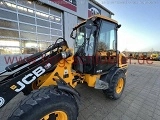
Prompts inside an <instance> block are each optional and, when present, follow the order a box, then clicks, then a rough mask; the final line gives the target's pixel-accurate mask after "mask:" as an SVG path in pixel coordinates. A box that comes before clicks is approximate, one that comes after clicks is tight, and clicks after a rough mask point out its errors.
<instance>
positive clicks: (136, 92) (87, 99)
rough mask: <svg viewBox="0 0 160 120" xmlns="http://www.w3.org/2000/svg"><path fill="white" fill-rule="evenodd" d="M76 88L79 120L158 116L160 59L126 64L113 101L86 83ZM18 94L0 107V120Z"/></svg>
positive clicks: (158, 119) (159, 118)
mask: <svg viewBox="0 0 160 120" xmlns="http://www.w3.org/2000/svg"><path fill="white" fill-rule="evenodd" d="M133 62H134V63H135V61H133ZM77 89H78V90H79V92H80V93H81V96H82V98H81V101H82V103H81V107H80V114H79V120H160V62H155V63H154V64H152V65H139V64H134V65H133V64H130V65H129V68H128V76H127V83H126V87H125V90H124V93H123V95H122V97H121V98H120V99H119V100H116V101H112V100H109V99H107V98H106V97H105V96H104V95H103V93H102V92H101V91H99V90H94V89H92V88H88V87H87V86H86V85H80V86H78V87H77ZM22 98H24V96H23V95H22V94H19V95H18V96H17V97H16V98H15V99H13V100H12V101H11V102H10V103H9V104H8V105H7V106H5V107H4V108H3V109H2V110H0V120H6V119H7V116H8V114H10V112H11V111H12V109H13V108H14V106H16V104H17V103H19V101H20V100H21V99H22Z"/></svg>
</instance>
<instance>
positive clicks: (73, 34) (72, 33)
mask: <svg viewBox="0 0 160 120" xmlns="http://www.w3.org/2000/svg"><path fill="white" fill-rule="evenodd" d="M70 37H71V38H73V39H75V38H76V29H73V31H72V32H71V34H70Z"/></svg>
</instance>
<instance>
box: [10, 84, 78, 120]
mask: <svg viewBox="0 0 160 120" xmlns="http://www.w3.org/2000/svg"><path fill="white" fill-rule="evenodd" d="M77 117H78V106H77V103H76V100H75V98H74V97H73V96H72V95H71V94H69V93H67V92H64V91H61V90H59V89H58V88H57V87H53V86H50V87H45V88H42V89H39V90H36V91H34V92H33V93H31V94H30V95H29V96H28V97H27V98H26V99H24V100H23V101H22V102H21V103H20V105H19V106H18V107H17V108H16V109H15V111H14V112H13V114H12V115H11V116H10V117H9V119H8V120H57V119H58V120H77Z"/></svg>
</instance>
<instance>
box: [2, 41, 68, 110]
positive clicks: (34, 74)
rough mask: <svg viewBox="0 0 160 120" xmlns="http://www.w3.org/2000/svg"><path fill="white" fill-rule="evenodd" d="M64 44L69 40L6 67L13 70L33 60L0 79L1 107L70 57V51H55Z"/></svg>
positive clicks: (8, 70) (9, 70) (7, 70)
mask: <svg viewBox="0 0 160 120" xmlns="http://www.w3.org/2000/svg"><path fill="white" fill-rule="evenodd" d="M62 46H66V47H68V45H67V42H66V41H62V42H60V43H56V44H54V45H52V47H49V48H48V49H47V50H45V51H43V52H39V53H36V54H34V55H32V56H30V57H28V58H27V59H24V60H22V61H21V62H18V63H14V64H12V65H10V66H8V67H6V69H5V71H6V72H11V71H14V70H17V69H20V68H21V67H23V66H25V65H26V64H29V63H30V62H32V64H29V65H28V66H26V67H23V68H21V69H20V70H19V71H17V72H15V73H13V74H11V75H10V76H8V77H7V78H5V79H4V80H2V81H0V108H1V107H3V106H4V105H6V104H7V103H8V102H9V101H10V100H11V99H12V98H13V97H15V96H16V95H17V94H18V93H19V92H21V91H22V90H23V89H25V88H26V87H27V86H29V85H30V84H31V83H32V82H34V81H35V80H37V78H39V77H40V76H42V75H44V74H45V73H47V72H50V71H53V70H54V67H56V65H57V63H58V62H59V61H60V60H62V59H65V58H68V57H70V56H71V52H70V51H61V52H59V51H53V50H54V49H57V48H59V47H62ZM35 60H36V61H35Z"/></svg>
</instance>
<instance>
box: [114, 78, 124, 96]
mask: <svg viewBox="0 0 160 120" xmlns="http://www.w3.org/2000/svg"><path fill="white" fill-rule="evenodd" d="M123 86H124V80H123V78H120V79H119V80H118V82H117V87H116V93H117V94H120V93H121V92H122V90H123Z"/></svg>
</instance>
